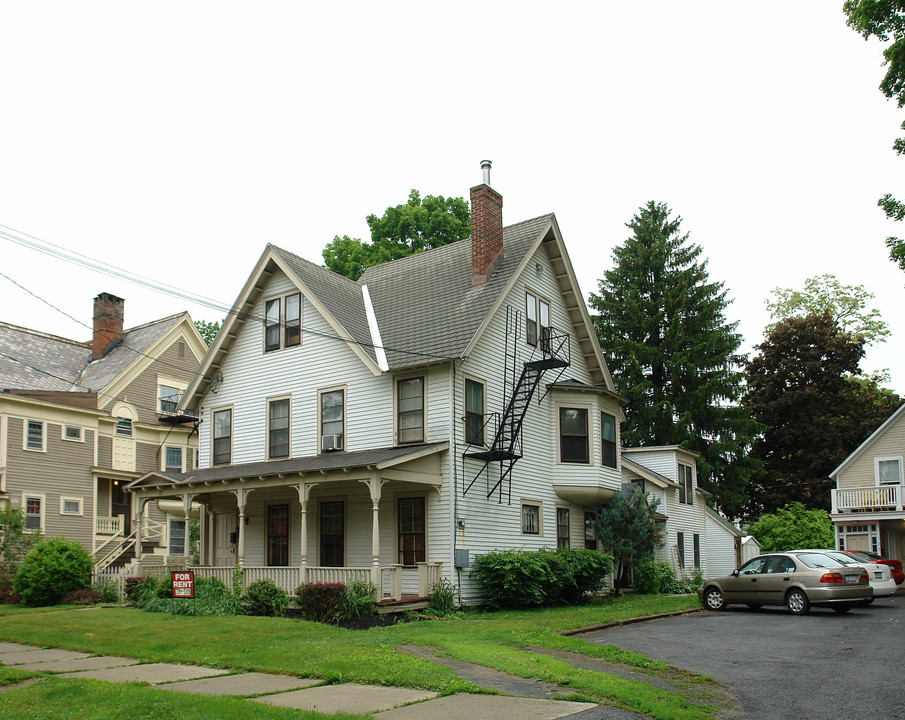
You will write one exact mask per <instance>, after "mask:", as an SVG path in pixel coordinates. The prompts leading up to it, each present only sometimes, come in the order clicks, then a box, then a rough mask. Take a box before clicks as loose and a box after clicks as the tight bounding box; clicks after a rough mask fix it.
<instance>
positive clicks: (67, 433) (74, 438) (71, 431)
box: [63, 425, 82, 442]
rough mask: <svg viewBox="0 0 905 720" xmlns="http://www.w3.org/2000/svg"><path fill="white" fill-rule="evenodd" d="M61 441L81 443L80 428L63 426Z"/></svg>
mask: <svg viewBox="0 0 905 720" xmlns="http://www.w3.org/2000/svg"><path fill="white" fill-rule="evenodd" d="M63 439H64V440H68V441H69V442H82V428H80V427H79V426H78V425H64V426H63Z"/></svg>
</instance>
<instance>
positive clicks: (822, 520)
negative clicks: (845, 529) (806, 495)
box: [746, 502, 836, 552]
mask: <svg viewBox="0 0 905 720" xmlns="http://www.w3.org/2000/svg"><path fill="white" fill-rule="evenodd" d="M746 530H747V531H748V534H749V535H753V536H754V537H755V538H756V539H757V542H758V543H759V544H760V548H761V550H763V551H764V552H782V551H784V550H795V549H798V548H814V549H819V548H831V547H835V546H836V537H835V534H834V533H833V521H832V520H830V516H829V514H828V513H827V511H826V510H820V509H810V510H809V509H808V508H806V507H805V506H804V505H802V504H801V503H799V502H793V503H789V504H788V505H785V506H783V507H781V508H779V509H777V510H776V512H773V513H766V514H764V515H761V516H760V518H759V519H758V520H757V521H756V522H753V523H751V524H750V525H748V526H747V528H746Z"/></svg>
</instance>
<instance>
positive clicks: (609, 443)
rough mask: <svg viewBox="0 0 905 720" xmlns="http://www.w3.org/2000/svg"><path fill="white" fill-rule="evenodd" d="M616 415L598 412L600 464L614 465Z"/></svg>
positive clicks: (612, 466) (605, 465)
mask: <svg viewBox="0 0 905 720" xmlns="http://www.w3.org/2000/svg"><path fill="white" fill-rule="evenodd" d="M616 455H617V453H616V416H615V415H610V414H609V413H605V412H602V413H600V464H601V465H603V466H604V467H611V468H614V467H616Z"/></svg>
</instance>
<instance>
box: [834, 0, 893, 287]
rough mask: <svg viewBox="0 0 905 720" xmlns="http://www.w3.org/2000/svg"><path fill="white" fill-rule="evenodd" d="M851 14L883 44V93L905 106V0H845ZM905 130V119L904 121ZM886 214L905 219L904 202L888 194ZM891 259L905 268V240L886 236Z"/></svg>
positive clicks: (883, 201) (883, 203) (852, 22)
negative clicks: (884, 69) (884, 71)
mask: <svg viewBox="0 0 905 720" xmlns="http://www.w3.org/2000/svg"><path fill="white" fill-rule="evenodd" d="M842 9H843V11H844V12H845V14H846V15H847V16H848V25H849V27H851V28H853V29H854V30H855V31H856V32H858V33H859V34H860V35H862V36H863V37H864V39H865V40H868V39H870V38H871V37H872V36H873V37H876V38H877V39H879V40H880V41H882V42H884V43H888V44H887V45H886V47H884V48H883V64H884V65H885V66H886V68H887V69H886V75H885V76H884V77H883V80H882V82H881V83H880V92H882V93H883V94H884V95H885V96H886V97H888V98H890V99H895V101H896V103H897V104H898V106H899V107H900V108H901V107H905V0H846V2H845V4H844V5H843V6H842ZM902 129H903V130H905V122H903V123H902ZM892 147H893V150H895V151H896V154H897V155H902V154H903V153H905V137H901V138H897V139H896V140H895V142H893V145H892ZM877 204H878V205H879V206H880V207H881V208H883V211H884V212H885V213H886V217H888V218H889V219H890V220H894V221H896V222H901V221H902V220H905V203H903V202H902V201H900V200H896V199H895V198H894V197H893V196H892V195H891V194H889V193H887V194H886V195H884V196H883V197H882V198H880V199H879V200H878V201H877ZM886 246H887V247H888V248H889V257H890V259H891V260H892V261H893V262H895V263H897V264H898V266H899V267H900V268H902V270H905V240H903V239H902V238H897V237H888V238H886Z"/></svg>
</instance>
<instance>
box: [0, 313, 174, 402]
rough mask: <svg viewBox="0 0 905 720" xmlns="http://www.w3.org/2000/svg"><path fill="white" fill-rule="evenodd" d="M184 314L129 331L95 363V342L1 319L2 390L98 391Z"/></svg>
mask: <svg viewBox="0 0 905 720" xmlns="http://www.w3.org/2000/svg"><path fill="white" fill-rule="evenodd" d="M182 316H183V314H182V313H180V314H178V315H171V316H170V317H166V318H162V319H160V320H155V321H154V322H151V323H147V324H146V325H141V326H139V327H137V328H132V329H131V330H127V331H126V332H125V333H124V334H123V342H122V343H121V344H120V345H118V346H117V347H116V348H114V349H113V350H111V351H110V352H108V353H107V354H106V355H105V356H104V357H102V358H99V359H98V360H95V361H94V362H91V343H90V342H89V343H83V342H76V341H75V340H67V339H66V338H61V337H57V336H55V335H47V334H45V333H40V332H37V331H35V330H28V329H26V328H20V327H16V326H15V325H9V324H7V323H0V388H3V389H10V390H50V391H57V392H86V391H89V390H90V391H93V392H97V391H99V390H103V389H104V388H105V387H106V386H107V385H108V384H109V383H110V382H111V381H113V380H114V379H115V378H116V376H117V375H119V374H120V373H121V372H122V371H123V370H125V369H126V368H127V367H129V366H130V365H131V364H132V363H133V362H135V360H136V358H137V357H138V356H139V355H141V354H142V353H144V352H146V351H147V350H148V349H149V348H150V347H151V345H153V344H154V343H155V342H156V341H157V340H158V339H159V338H160V337H162V336H163V335H164V334H166V333H167V332H168V331H169V330H170V329H171V328H172V327H173V325H175V324H176V323H177V322H179V320H180V319H181V318H182Z"/></svg>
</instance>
